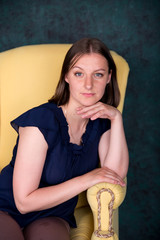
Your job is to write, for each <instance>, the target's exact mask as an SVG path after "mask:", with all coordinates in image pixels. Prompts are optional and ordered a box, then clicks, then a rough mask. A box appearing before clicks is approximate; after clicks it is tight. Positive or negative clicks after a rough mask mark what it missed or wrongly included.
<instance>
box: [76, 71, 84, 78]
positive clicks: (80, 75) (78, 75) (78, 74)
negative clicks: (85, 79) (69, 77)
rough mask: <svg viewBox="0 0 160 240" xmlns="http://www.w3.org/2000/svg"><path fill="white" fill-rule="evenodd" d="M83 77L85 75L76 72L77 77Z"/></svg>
mask: <svg viewBox="0 0 160 240" xmlns="http://www.w3.org/2000/svg"><path fill="white" fill-rule="evenodd" d="M82 75H83V74H82V73H81V72H76V73H75V76H76V77H82Z"/></svg>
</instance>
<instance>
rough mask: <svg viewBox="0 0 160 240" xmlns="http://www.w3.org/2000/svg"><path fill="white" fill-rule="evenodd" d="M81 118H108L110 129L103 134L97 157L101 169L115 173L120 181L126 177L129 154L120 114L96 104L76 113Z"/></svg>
mask: <svg viewBox="0 0 160 240" xmlns="http://www.w3.org/2000/svg"><path fill="white" fill-rule="evenodd" d="M78 113H79V114H81V115H82V117H83V118H88V117H89V118H91V119H92V120H95V119H97V118H109V119H110V120H111V129H110V130H109V131H107V132H105V133H104V134H103V135H102V137H101V140H100V143H99V156H100V161H101V166H102V167H104V166H105V167H107V168H109V169H111V170H113V171H114V172H116V173H117V174H118V175H119V176H120V177H121V178H122V179H124V178H125V177H126V175H127V171H128V163H129V154H128V147H127V143H126V138H125V134H124V128H123V121H122V115H121V113H120V112H119V111H118V110H117V109H116V108H114V107H112V106H109V105H106V104H103V103H101V102H98V103H96V104H94V105H93V106H90V107H85V108H83V109H80V110H79V111H78Z"/></svg>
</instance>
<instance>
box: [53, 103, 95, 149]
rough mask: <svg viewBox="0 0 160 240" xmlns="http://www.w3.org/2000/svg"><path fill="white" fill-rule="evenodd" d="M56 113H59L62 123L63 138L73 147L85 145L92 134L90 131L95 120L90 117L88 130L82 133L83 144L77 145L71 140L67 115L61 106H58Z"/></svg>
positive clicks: (59, 119)
mask: <svg viewBox="0 0 160 240" xmlns="http://www.w3.org/2000/svg"><path fill="white" fill-rule="evenodd" d="M56 115H57V119H58V121H59V123H60V125H61V134H62V138H63V140H64V141H65V143H67V144H69V145H71V146H72V147H73V148H76V149H82V148H83V147H84V146H85V144H86V142H87V140H88V138H89V135H90V132H91V129H92V126H93V121H91V120H90V119H89V121H88V123H87V125H86V131H85V132H84V133H83V135H82V144H81V145H77V144H76V143H71V142H70V136H69V133H68V122H67V120H66V117H65V115H64V113H63V110H62V108H61V107H58V106H56Z"/></svg>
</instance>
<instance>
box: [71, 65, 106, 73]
mask: <svg viewBox="0 0 160 240" xmlns="http://www.w3.org/2000/svg"><path fill="white" fill-rule="evenodd" d="M72 68H79V69H81V70H84V69H83V68H81V67H78V66H73V67H72ZM97 71H103V72H106V70H105V69H104V68H100V69H97V70H95V71H94V72H97Z"/></svg>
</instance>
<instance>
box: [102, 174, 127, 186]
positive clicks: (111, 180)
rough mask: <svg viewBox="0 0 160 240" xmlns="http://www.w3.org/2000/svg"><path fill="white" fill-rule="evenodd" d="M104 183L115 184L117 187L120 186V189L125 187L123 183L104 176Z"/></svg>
mask: <svg viewBox="0 0 160 240" xmlns="http://www.w3.org/2000/svg"><path fill="white" fill-rule="evenodd" d="M105 182H107V183H112V184H117V185H120V186H122V187H124V186H125V183H123V182H121V181H119V180H118V179H116V178H112V177H109V176H106V177H105Z"/></svg>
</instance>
